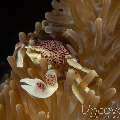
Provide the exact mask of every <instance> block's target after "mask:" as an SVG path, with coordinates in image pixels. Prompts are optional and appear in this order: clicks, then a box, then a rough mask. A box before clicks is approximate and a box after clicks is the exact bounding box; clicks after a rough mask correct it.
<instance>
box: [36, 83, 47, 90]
mask: <svg viewBox="0 0 120 120" xmlns="http://www.w3.org/2000/svg"><path fill="white" fill-rule="evenodd" d="M36 85H37V88H38V89H39V90H40V91H43V90H45V88H46V87H45V85H44V84H43V83H37V84H36Z"/></svg>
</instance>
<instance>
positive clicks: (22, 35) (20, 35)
mask: <svg viewBox="0 0 120 120" xmlns="http://www.w3.org/2000/svg"><path fill="white" fill-rule="evenodd" d="M19 40H20V42H22V43H24V42H25V40H26V34H25V33H24V32H19Z"/></svg>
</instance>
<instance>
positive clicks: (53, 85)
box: [20, 71, 58, 98]
mask: <svg viewBox="0 0 120 120" xmlns="http://www.w3.org/2000/svg"><path fill="white" fill-rule="evenodd" d="M51 72H52V71H49V72H47V73H46V77H48V75H50V76H51V78H53V79H54V80H55V79H56V78H54V74H53V73H51ZM51 78H46V83H45V82H43V81H42V80H40V79H37V78H35V79H30V78H24V79H21V80H20V82H21V87H22V88H23V89H24V90H25V91H26V92H27V93H29V94H30V95H31V96H33V97H37V98H48V97H50V96H51V95H53V94H54V93H55V91H56V90H57V89H58V83H57V81H54V80H53V79H52V80H53V81H50V80H51Z"/></svg>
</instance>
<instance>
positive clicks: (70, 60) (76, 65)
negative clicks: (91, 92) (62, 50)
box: [67, 58, 91, 73]
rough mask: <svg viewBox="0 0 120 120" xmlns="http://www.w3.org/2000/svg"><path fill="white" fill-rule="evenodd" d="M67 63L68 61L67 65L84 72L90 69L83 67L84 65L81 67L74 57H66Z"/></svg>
mask: <svg viewBox="0 0 120 120" xmlns="http://www.w3.org/2000/svg"><path fill="white" fill-rule="evenodd" d="M67 63H68V65H70V66H72V67H74V68H75V69H78V70H81V71H83V72H85V73H89V72H90V71H91V70H90V69H88V68H85V67H83V66H82V65H80V64H79V63H78V62H77V60H76V59H74V58H68V59H67Z"/></svg>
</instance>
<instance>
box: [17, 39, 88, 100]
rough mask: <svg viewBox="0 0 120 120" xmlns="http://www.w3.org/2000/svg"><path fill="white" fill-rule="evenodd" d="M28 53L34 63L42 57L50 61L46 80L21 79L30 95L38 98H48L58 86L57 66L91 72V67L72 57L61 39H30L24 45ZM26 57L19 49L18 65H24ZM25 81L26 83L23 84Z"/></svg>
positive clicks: (23, 86)
mask: <svg viewBox="0 0 120 120" xmlns="http://www.w3.org/2000/svg"><path fill="white" fill-rule="evenodd" d="M24 47H25V49H26V54H27V55H28V56H29V58H30V59H31V61H32V62H33V63H34V64H39V63H40V60H41V58H45V59H46V60H47V62H48V71H47V72H46V74H45V80H41V79H38V78H34V79H31V78H24V79H21V80H20V82H21V84H22V85H21V87H22V88H23V89H24V90H25V91H26V92H28V93H29V94H30V95H32V96H34V97H37V98H48V97H50V96H51V95H52V94H53V93H54V92H55V91H56V90H57V88H58V82H57V79H58V78H57V76H58V75H57V72H56V71H57V68H56V67H55V66H57V67H60V66H61V67H64V66H65V65H68V67H74V68H75V69H77V70H80V71H83V72H86V73H89V72H90V69H87V68H84V67H82V66H81V65H80V64H79V63H78V62H77V59H76V58H74V57H72V55H71V54H70V52H69V51H68V50H67V49H66V48H65V47H64V45H63V44H62V42H61V41H57V40H39V41H35V40H29V44H28V45H25V46H24ZM23 61H24V57H23V55H22V53H21V51H20V50H19V51H18V53H17V67H23ZM23 83H24V84H23Z"/></svg>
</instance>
